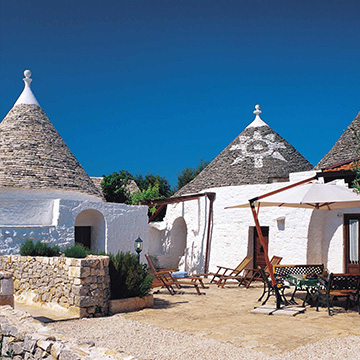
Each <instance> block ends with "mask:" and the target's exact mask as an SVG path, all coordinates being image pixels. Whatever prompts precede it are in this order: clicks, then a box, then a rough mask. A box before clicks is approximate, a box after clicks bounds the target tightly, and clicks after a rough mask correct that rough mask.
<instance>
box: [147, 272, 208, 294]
mask: <svg viewBox="0 0 360 360" xmlns="http://www.w3.org/2000/svg"><path fill="white" fill-rule="evenodd" d="M152 276H153V277H154V279H153V283H152V286H151V288H156V287H165V288H166V289H167V290H168V291H169V293H170V294H171V295H175V294H176V291H175V289H174V287H176V288H178V289H182V288H183V287H194V289H195V290H196V292H197V294H198V295H201V292H200V289H199V284H200V285H201V286H202V287H204V285H203V283H202V280H201V279H200V278H192V277H189V278H181V279H178V278H174V277H172V276H171V273H170V272H167V271H158V272H156V273H153V274H152Z"/></svg>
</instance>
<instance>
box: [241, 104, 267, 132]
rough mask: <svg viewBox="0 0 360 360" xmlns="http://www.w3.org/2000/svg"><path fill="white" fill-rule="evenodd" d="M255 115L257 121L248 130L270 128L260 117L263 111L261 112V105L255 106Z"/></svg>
mask: <svg viewBox="0 0 360 360" xmlns="http://www.w3.org/2000/svg"><path fill="white" fill-rule="evenodd" d="M253 113H254V114H255V115H256V116H255V120H254V121H253V122H252V123H251V124H250V125H248V126H247V127H246V128H251V127H261V126H269V125H268V124H266V122H264V121H263V120H262V119H261V117H260V114H261V113H262V111H261V110H260V105H259V104H256V105H255V110H254V111H253Z"/></svg>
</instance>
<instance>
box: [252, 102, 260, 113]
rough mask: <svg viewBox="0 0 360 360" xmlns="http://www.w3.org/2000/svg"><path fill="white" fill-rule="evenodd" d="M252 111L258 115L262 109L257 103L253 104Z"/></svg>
mask: <svg viewBox="0 0 360 360" xmlns="http://www.w3.org/2000/svg"><path fill="white" fill-rule="evenodd" d="M253 113H254V114H255V115H260V114H261V113H262V111H261V110H260V105H259V104H257V105H255V110H254V111H253Z"/></svg>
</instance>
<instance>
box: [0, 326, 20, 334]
mask: <svg viewBox="0 0 360 360" xmlns="http://www.w3.org/2000/svg"><path fill="white" fill-rule="evenodd" d="M0 327H1V333H2V334H3V335H5V336H14V337H16V336H18V333H19V330H18V328H17V327H16V326H14V325H10V324H1V325H0Z"/></svg>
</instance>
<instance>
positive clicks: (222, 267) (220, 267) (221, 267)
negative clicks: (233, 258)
mask: <svg viewBox="0 0 360 360" xmlns="http://www.w3.org/2000/svg"><path fill="white" fill-rule="evenodd" d="M217 267H218V268H219V270H221V269H225V270H231V271H234V269H232V268H228V267H226V266H217Z"/></svg>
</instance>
